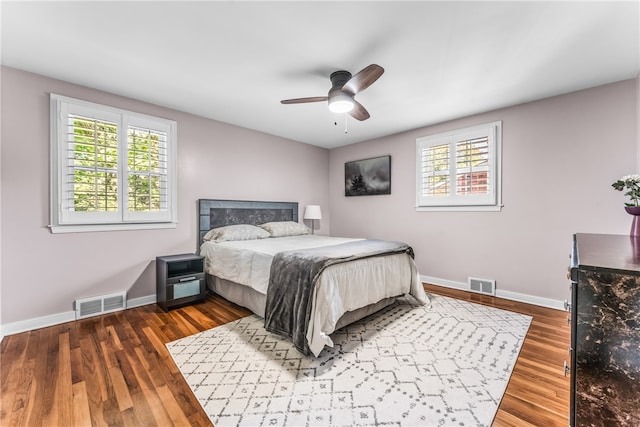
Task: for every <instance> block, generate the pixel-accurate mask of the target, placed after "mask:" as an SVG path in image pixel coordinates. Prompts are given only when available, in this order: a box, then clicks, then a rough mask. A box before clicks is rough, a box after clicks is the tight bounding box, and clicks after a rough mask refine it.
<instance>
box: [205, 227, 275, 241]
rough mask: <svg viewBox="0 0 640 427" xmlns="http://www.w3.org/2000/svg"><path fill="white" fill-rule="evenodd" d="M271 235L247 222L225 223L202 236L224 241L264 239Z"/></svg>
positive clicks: (207, 238)
mask: <svg viewBox="0 0 640 427" xmlns="http://www.w3.org/2000/svg"><path fill="white" fill-rule="evenodd" d="M270 236H271V235H270V234H269V233H268V232H267V231H265V230H263V229H262V228H260V227H256V226H255V225H249V224H238V225H226V226H224V227H218V228H212V229H211V230H209V231H207V234H205V235H204V237H203V238H202V239H203V240H204V241H212V242H226V241H232V240H254V239H266V238H267V237H270Z"/></svg>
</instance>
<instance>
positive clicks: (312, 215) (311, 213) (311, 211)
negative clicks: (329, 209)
mask: <svg viewBox="0 0 640 427" xmlns="http://www.w3.org/2000/svg"><path fill="white" fill-rule="evenodd" d="M304 219H322V212H321V211H320V206H318V205H307V207H306V208H305V210H304Z"/></svg>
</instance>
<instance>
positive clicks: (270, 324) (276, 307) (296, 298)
mask: <svg viewBox="0 0 640 427" xmlns="http://www.w3.org/2000/svg"><path fill="white" fill-rule="evenodd" d="M399 253H407V254H409V255H410V256H411V257H412V258H413V257H414V254H413V249H412V248H411V247H410V246H408V245H407V244H406V243H402V242H389V241H382V240H359V241H355V242H348V243H342V244H339V245H333V246H326V247H320V248H313V249H305V250H300V251H285V252H280V253H278V254H276V255H275V256H274V257H273V261H272V262H271V271H270V276H269V288H268V290H267V304H266V309H265V316H264V327H265V329H266V330H267V331H269V332H274V333H277V334H280V335H283V336H286V337H289V338H291V339H292V341H293V344H294V345H295V347H296V348H297V349H298V350H299V351H300V352H301V353H303V354H305V355H309V354H311V351H310V350H309V346H308V344H307V339H306V335H307V329H308V326H309V321H310V317H311V298H312V296H313V289H314V287H315V285H316V282H317V281H318V278H319V277H320V273H322V272H323V271H324V270H325V269H326V268H327V267H329V266H330V265H334V264H338V263H342V262H347V261H352V260H356V259H362V258H369V257H374V256H383V255H391V254H399Z"/></svg>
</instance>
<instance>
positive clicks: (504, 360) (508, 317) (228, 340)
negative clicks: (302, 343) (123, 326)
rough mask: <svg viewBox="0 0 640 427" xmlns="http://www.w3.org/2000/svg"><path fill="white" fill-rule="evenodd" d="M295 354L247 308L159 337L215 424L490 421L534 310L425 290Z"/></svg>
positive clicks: (450, 423) (485, 423)
mask: <svg viewBox="0 0 640 427" xmlns="http://www.w3.org/2000/svg"><path fill="white" fill-rule="evenodd" d="M430 297H431V307H412V306H411V305H408V304H396V305H392V306H390V307H388V308H386V309H384V310H382V311H381V312H378V313H376V314H374V315H372V316H369V317H368V318H366V319H363V320H361V321H359V322H357V323H355V324H352V325H350V326H347V327H345V328H343V329H341V330H339V331H336V332H335V333H334V334H333V335H332V339H333V341H334V343H335V346H334V348H328V347H325V349H324V350H323V352H322V353H321V354H320V357H319V358H317V359H316V358H313V357H305V356H302V355H301V354H300V353H299V352H298V351H296V350H295V348H294V347H293V345H292V344H290V343H289V342H288V341H287V340H285V339H283V338H281V337H279V336H277V335H274V334H270V333H268V332H266V331H265V330H264V327H263V320H262V319H261V318H259V317H257V316H249V317H246V318H243V319H240V320H237V321H234V322H231V323H228V324H226V325H222V326H219V327H216V328H213V329H210V330H207V331H204V332H201V333H198V334H196V335H193V336H190V337H186V338H183V339H180V340H177V341H173V342H170V343H168V344H167V347H168V349H169V352H170V353H171V355H172V356H173V358H174V360H175V362H176V364H177V365H178V367H179V368H180V371H181V372H182V375H183V376H184V378H185V379H186V381H187V383H188V384H189V386H190V387H191V389H192V390H193V392H194V394H195V396H196V397H197V398H198V401H199V402H200V404H201V405H202V407H203V408H204V410H205V412H206V413H207V414H208V415H209V418H210V419H211V421H212V422H213V423H214V425H215V426H216V427H223V426H236V425H240V426H263V425H265V426H266V425H269V426H327V425H335V426H341V425H344V426H353V425H360V426H372V425H384V426H387V425H392V426H439V425H446V426H480V425H483V426H488V425H490V424H491V423H492V421H493V419H494V417H495V414H496V412H497V409H498V405H499V404H500V400H501V399H502V396H503V394H504V391H505V389H506V387H507V383H508V382H509V378H510V376H511V371H512V370H513V366H514V365H515V362H516V359H517V358H518V354H519V352H520V348H521V347H522V342H523V341H524V337H525V335H526V333H527V330H528V329H529V324H530V322H531V318H530V317H529V316H524V315H521V314H518V313H512V312H509V311H504V310H499V309H495V308H492V307H486V306H482V305H478V304H472V303H468V302H465V301H460V300H456V299H452V298H447V297H443V296H438V295H430Z"/></svg>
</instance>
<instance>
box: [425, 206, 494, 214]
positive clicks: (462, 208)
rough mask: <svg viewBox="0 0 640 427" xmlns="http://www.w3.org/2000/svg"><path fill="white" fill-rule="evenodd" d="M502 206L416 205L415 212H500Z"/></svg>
mask: <svg viewBox="0 0 640 427" xmlns="http://www.w3.org/2000/svg"><path fill="white" fill-rule="evenodd" d="M503 206H504V205H494V206H416V212H500V211H502V207H503Z"/></svg>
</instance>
